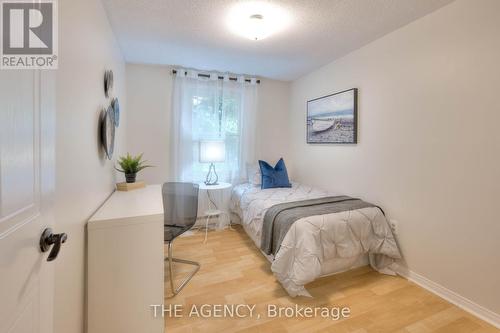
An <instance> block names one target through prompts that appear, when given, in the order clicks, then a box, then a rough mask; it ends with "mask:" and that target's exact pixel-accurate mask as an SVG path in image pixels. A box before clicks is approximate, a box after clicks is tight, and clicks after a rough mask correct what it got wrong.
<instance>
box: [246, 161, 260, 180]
mask: <svg viewBox="0 0 500 333" xmlns="http://www.w3.org/2000/svg"><path fill="white" fill-rule="evenodd" d="M247 178H248V182H249V183H250V184H252V185H260V184H261V182H262V174H261V173H260V167H259V165H258V164H256V163H247Z"/></svg>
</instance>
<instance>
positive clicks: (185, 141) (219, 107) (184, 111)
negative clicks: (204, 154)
mask: <svg viewBox="0 0 500 333" xmlns="http://www.w3.org/2000/svg"><path fill="white" fill-rule="evenodd" d="M177 73H181V75H180V76H179V75H177V76H176V78H175V81H174V89H173V95H172V105H173V106H172V118H171V128H170V141H171V142H170V151H171V155H170V179H172V180H175V181H188V182H189V181H194V182H201V181H204V180H205V177H206V175H207V173H208V168H209V164H208V163H200V162H199V143H200V140H224V142H225V146H226V158H225V162H222V163H216V165H215V168H216V171H217V174H218V175H219V180H220V181H222V182H231V183H233V184H236V183H238V182H241V181H244V180H245V178H246V171H245V165H246V163H255V118H256V113H257V109H256V108H257V87H256V83H255V81H256V80H255V79H252V80H250V82H245V80H244V79H243V77H240V78H238V80H237V81H234V80H218V79H217V75H215V77H212V76H211V77H210V78H209V79H208V78H204V79H200V78H199V77H198V75H197V74H196V73H192V71H189V73H190V74H189V75H183V74H186V73H188V71H182V70H179V71H178V72H177Z"/></svg>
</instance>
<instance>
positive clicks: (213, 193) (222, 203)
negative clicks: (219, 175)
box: [199, 183, 232, 242]
mask: <svg viewBox="0 0 500 333" xmlns="http://www.w3.org/2000/svg"><path fill="white" fill-rule="evenodd" d="M199 186H200V190H204V191H205V192H206V196H207V199H208V210H206V211H205V212H204V213H203V214H204V216H205V217H206V220H205V242H206V241H207V237H208V224H209V222H210V219H211V218H214V217H217V218H218V223H217V229H224V228H226V227H228V226H229V227H231V221H230V218H229V212H228V207H229V197H230V191H229V190H230V189H231V187H232V185H231V184H229V183H218V184H217V185H205V183H200V184H199Z"/></svg>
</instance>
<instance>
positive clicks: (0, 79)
mask: <svg viewBox="0 0 500 333" xmlns="http://www.w3.org/2000/svg"><path fill="white" fill-rule="evenodd" d="M54 78H55V76H54V72H53V71H43V72H42V71H39V70H37V71H34V70H0V333H7V332H8V333H31V332H38V333H51V332H52V318H53V313H52V312H53V294H54V276H53V265H54V264H53V262H47V255H48V253H42V252H41V250H40V245H39V242H40V235H41V234H42V231H43V230H44V229H45V227H47V226H52V221H53V218H52V215H53V214H52V202H51V199H52V194H53V192H54V162H55V158H54V134H55V119H54V116H55V110H54V107H55V103H54V102H55V101H54V98H55V81H54V80H55V79H54Z"/></svg>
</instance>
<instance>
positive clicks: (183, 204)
mask: <svg viewBox="0 0 500 333" xmlns="http://www.w3.org/2000/svg"><path fill="white" fill-rule="evenodd" d="M198 192H199V186H198V184H192V183H180V182H169V183H164V184H163V186H162V195H163V212H164V218H165V220H164V240H165V243H167V245H168V256H167V258H165V261H168V265H169V267H168V269H169V276H170V288H171V291H172V294H171V295H170V296H168V297H167V298H171V297H174V296H175V295H177V294H178V293H179V292H180V291H181V290H182V288H184V287H185V286H186V284H187V283H188V282H189V281H190V280H191V278H192V277H193V276H194V275H195V274H196V272H198V270H199V269H200V264H199V263H197V262H195V261H190V260H185V259H178V258H174V257H173V249H172V244H173V241H174V239H175V238H177V237H178V236H180V235H182V234H183V233H185V232H186V231H188V230H189V229H191V228H192V227H193V226H194V224H195V223H196V217H197V215H198ZM174 262H176V263H181V264H188V265H193V266H195V268H194V270H193V271H192V272H191V273H190V274H189V275H188V276H187V277H186V278H184V280H183V281H182V282H181V283H180V285H179V286H177V287H175V286H174V271H173V263H174Z"/></svg>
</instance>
